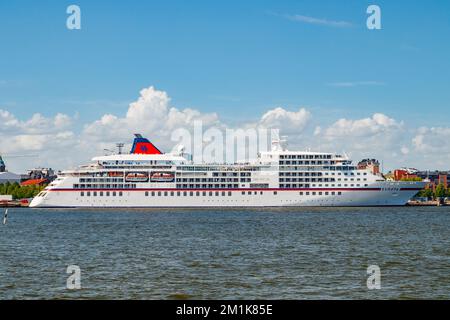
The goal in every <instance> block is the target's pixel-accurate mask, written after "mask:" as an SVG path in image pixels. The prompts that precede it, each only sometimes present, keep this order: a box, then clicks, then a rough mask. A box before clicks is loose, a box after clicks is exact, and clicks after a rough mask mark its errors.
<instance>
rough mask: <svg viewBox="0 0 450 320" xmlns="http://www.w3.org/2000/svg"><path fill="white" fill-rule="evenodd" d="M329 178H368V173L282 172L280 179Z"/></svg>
mask: <svg viewBox="0 0 450 320" xmlns="http://www.w3.org/2000/svg"><path fill="white" fill-rule="evenodd" d="M324 175H325V176H328V175H330V176H336V175H337V176H341V175H344V176H355V175H356V176H361V175H363V176H367V172H362V173H361V172H356V174H355V172H336V173H334V172H295V171H294V172H280V177H282V176H284V177H303V176H305V177H307V176H310V177H321V176H324Z"/></svg>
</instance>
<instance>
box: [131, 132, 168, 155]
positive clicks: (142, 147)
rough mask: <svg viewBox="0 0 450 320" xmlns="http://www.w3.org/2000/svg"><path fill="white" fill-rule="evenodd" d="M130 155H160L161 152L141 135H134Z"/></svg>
mask: <svg viewBox="0 0 450 320" xmlns="http://www.w3.org/2000/svg"><path fill="white" fill-rule="evenodd" d="M130 153H132V154H162V152H161V151H160V150H159V149H158V148H157V147H155V145H154V144H153V143H151V142H150V141H149V140H148V139H146V138H144V137H143V136H142V135H141V134H139V133H136V134H135V138H134V141H133V147H132V148H131V151H130Z"/></svg>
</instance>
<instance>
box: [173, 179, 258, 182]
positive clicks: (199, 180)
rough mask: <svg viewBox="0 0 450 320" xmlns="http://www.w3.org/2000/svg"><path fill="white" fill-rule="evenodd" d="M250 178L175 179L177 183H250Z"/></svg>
mask: <svg viewBox="0 0 450 320" xmlns="http://www.w3.org/2000/svg"><path fill="white" fill-rule="evenodd" d="M250 180H251V179H250V178H241V179H240V180H239V178H177V182H239V181H241V182H250Z"/></svg>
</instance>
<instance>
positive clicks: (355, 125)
mask: <svg viewBox="0 0 450 320" xmlns="http://www.w3.org/2000/svg"><path fill="white" fill-rule="evenodd" d="M402 127H403V123H402V122H397V121H396V120H394V119H392V118H389V117H388V116H386V115H384V114H382V113H375V114H374V115H373V116H372V117H370V118H364V119H358V120H348V119H344V118H343V119H340V120H338V121H336V122H335V123H334V124H332V125H331V126H330V127H328V128H327V129H326V130H324V132H323V135H324V137H325V138H327V139H334V138H341V137H348V138H351V137H356V138H361V137H369V136H374V135H378V134H382V133H392V132H396V131H398V130H401V129H402Z"/></svg>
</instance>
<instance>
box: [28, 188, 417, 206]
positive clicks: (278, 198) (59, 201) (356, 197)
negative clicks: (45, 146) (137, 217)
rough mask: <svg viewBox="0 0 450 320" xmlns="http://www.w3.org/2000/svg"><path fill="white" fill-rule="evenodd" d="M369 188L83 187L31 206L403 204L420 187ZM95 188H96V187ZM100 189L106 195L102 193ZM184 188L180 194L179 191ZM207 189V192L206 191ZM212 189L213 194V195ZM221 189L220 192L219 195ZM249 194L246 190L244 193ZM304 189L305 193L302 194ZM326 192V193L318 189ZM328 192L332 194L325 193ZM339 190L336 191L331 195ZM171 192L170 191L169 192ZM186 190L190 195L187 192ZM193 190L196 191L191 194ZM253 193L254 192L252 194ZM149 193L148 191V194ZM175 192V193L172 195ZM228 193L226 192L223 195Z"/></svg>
mask: <svg viewBox="0 0 450 320" xmlns="http://www.w3.org/2000/svg"><path fill="white" fill-rule="evenodd" d="M395 184H396V186H395V188H394V191H389V190H391V189H390V188H387V189H386V190H384V189H381V188H368V189H367V190H361V189H358V190H348V189H347V190H345V191H341V195H336V194H337V191H331V190H329V191H326V190H322V191H320V190H314V192H316V195H312V191H310V192H309V193H310V194H309V195H306V191H305V190H302V191H299V190H277V191H276V194H274V191H273V190H271V191H261V190H256V191H255V190H253V191H249V190H246V191H242V190H234V191H227V190H225V191H224V190H217V191H211V190H207V191H203V190H198V191H189V190H181V191H180V190H172V191H170V190H169V191H168V190H164V189H162V190H160V191H157V190H153V192H154V196H152V195H151V194H152V191H151V190H147V191H144V190H124V191H122V196H118V193H117V194H116V196H114V197H113V196H111V195H112V191H110V193H109V194H110V196H106V192H107V191H106V190H104V191H100V190H98V191H97V196H96V197H93V196H90V197H86V196H81V193H80V191H73V190H64V191H57V190H55V191H51V192H49V193H48V194H47V196H46V197H41V198H39V197H37V198H35V199H33V201H32V202H31V204H30V207H36V208H37V207H46V208H49V207H53V208H57V207H83V208H183V207H346V206H357V207H361V206H403V205H405V204H406V203H407V202H408V200H409V199H411V198H412V197H413V196H414V195H415V194H416V193H417V192H418V189H417V187H414V188H408V187H407V186H406V187H402V188H399V186H398V184H399V183H395ZM92 192H93V191H92ZM100 192H103V195H102V196H100ZM158 192H160V194H161V195H160V196H158ZM178 192H180V195H179V196H178V195H177V193H178ZM203 192H206V195H203ZM210 192H212V195H210ZM216 192H218V195H216ZM243 192H244V193H245V194H242V193H243ZM301 192H302V195H301ZM319 192H322V195H319V194H318V193H319ZM326 192H328V195H325V193H326ZM332 192H335V195H331V193H332ZM165 193H167V195H165ZM184 193H186V195H184ZM191 193H192V195H191ZM249 193H250V194H249ZM146 194H148V195H147V196H146ZM171 194H173V195H171ZM223 194H224V195H223Z"/></svg>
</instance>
